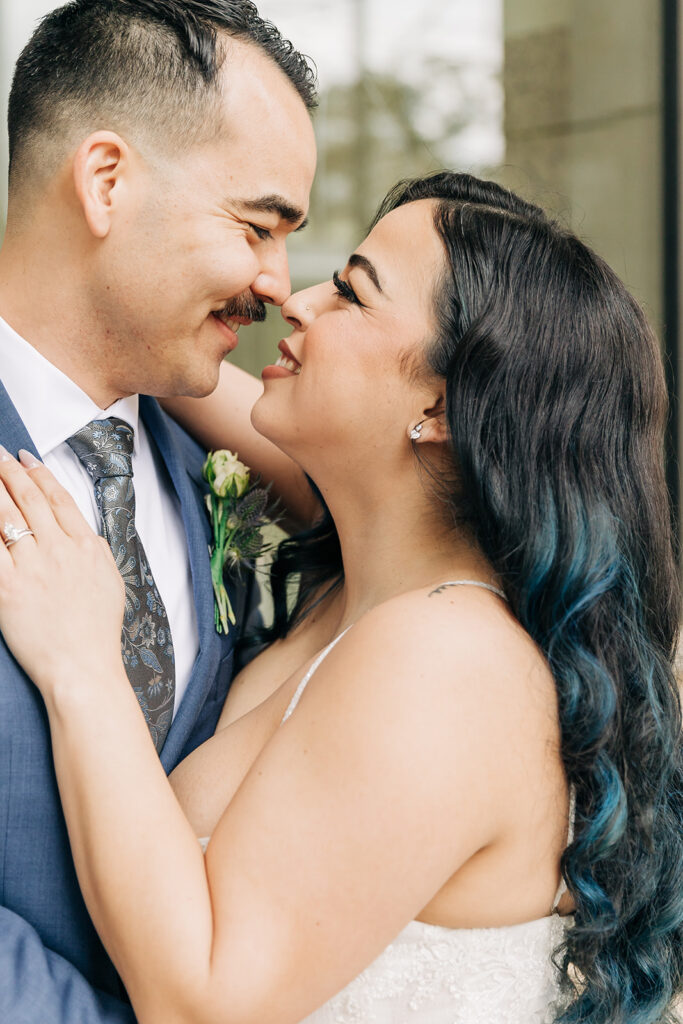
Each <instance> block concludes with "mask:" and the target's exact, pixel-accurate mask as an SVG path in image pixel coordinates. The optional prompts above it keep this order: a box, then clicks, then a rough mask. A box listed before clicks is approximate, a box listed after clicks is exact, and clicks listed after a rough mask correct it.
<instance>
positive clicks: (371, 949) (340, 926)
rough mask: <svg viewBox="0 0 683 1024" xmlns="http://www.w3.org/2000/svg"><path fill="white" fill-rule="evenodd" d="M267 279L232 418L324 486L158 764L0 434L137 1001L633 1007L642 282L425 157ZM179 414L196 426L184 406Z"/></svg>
mask: <svg viewBox="0 0 683 1024" xmlns="http://www.w3.org/2000/svg"><path fill="white" fill-rule="evenodd" d="M283 315H284V316H285V318H286V319H287V320H288V321H289V323H290V324H291V325H292V326H293V328H294V331H293V334H292V336H291V337H290V338H289V339H288V341H287V343H286V345H285V346H284V353H283V355H284V356H285V358H284V361H283V363H282V365H281V368H280V370H281V372H278V373H277V374H275V373H273V372H271V371H269V372H266V373H264V377H265V381H264V383H265V388H264V394H263V396H262V397H261V398H260V399H259V401H258V402H257V404H256V406H255V408H254V410H253V423H254V425H255V426H256V428H257V429H258V431H259V432H260V433H261V434H262V435H264V436H265V437H266V438H268V439H270V440H271V441H272V442H274V443H275V444H276V445H277V446H278V448H280V449H281V450H282V451H283V452H284V453H286V454H287V455H288V456H290V457H291V459H293V460H294V461H295V462H296V463H297V464H298V465H299V466H301V467H302V469H303V470H304V471H305V472H306V473H308V474H309V475H310V477H311V478H312V479H313V480H314V481H315V484H316V486H317V488H318V490H319V493H320V495H321V496H322V498H323V499H324V503H325V509H324V512H323V516H322V520H321V521H320V523H319V524H318V525H317V526H316V527H315V528H314V529H313V530H312V531H310V533H309V534H308V535H306V536H304V538H303V539H302V540H300V541H294V540H292V541H288V542H286V543H285V545H283V548H282V549H281V552H280V556H279V559H278V562H277V564H276V566H275V576H276V579H277V581H278V588H276V596H277V598H278V602H279V606H278V616H277V618H276V626H275V636H274V642H273V643H272V645H271V646H270V647H269V648H268V649H267V650H266V651H264V653H263V654H261V655H260V656H259V657H258V658H256V659H255V660H254V661H253V662H252V663H251V664H250V665H249V666H248V667H247V668H246V669H245V670H244V672H243V673H242V675H241V676H240V677H239V678H238V680H237V681H236V683H235V685H234V686H233V689H232V690H231V693H230V696H229V698H228V701H227V703H226V707H225V710H224V713H223V716H222V719H221V722H220V723H219V728H218V731H217V733H216V735H215V736H214V737H213V738H212V739H211V740H209V741H208V742H207V743H206V744H204V745H203V746H202V747H200V748H199V749H198V750H197V751H195V753H194V754H192V755H191V756H190V757H189V758H188V759H187V760H186V762H184V763H183V764H182V765H181V766H180V767H179V768H178V769H177V771H176V773H175V775H174V778H172V780H171V783H172V786H173V789H172V788H171V787H170V786H169V785H168V782H167V780H166V778H165V777H164V774H163V771H162V769H161V767H160V765H159V761H158V758H157V757H156V755H155V752H154V748H153V746H152V744H151V743H150V741H149V736H148V733H147V729H146V727H145V725H144V722H143V720H142V718H141V716H140V714H139V707H138V704H137V701H136V699H135V697H134V695H133V693H132V691H131V687H130V685H129V683H128V680H127V677H126V675H125V672H124V671H123V668H122V665H121V658H120V651H119V636H120V625H121V616H122V608H123V596H122V585H121V580H120V578H119V576H118V574H117V573H116V571H115V569H114V568H113V563H112V560H111V556H110V553H109V549H108V547H106V545H105V544H104V543H103V542H101V541H99V540H97V539H96V538H94V536H93V534H92V533H91V532H90V531H89V529H88V528H87V527H86V525H85V524H84V523H83V521H82V519H81V517H80V515H79V514H78V512H77V511H76V509H75V506H74V505H73V503H72V502H71V500H70V499H69V498H68V496H67V495H65V493H64V492H63V491H62V490H61V489H60V488H59V487H58V486H57V484H56V483H55V481H54V479H53V478H51V476H50V474H49V473H48V472H47V471H46V470H45V469H44V468H42V467H41V466H40V465H39V464H36V463H35V460H31V459H30V458H29V457H27V456H25V455H24V456H23V461H24V467H22V466H20V465H19V464H18V463H17V462H15V461H14V460H13V459H11V458H9V457H6V458H5V459H4V460H3V461H2V463H0V478H1V479H2V481H3V486H2V487H0V522H5V523H11V524H12V525H13V526H14V527H15V528H18V529H22V528H29V529H30V530H32V531H33V533H34V536H32V537H31V536H27V537H24V538H22V540H21V541H20V542H18V543H15V544H13V545H12V546H11V547H10V548H9V549H4V548H0V626H1V628H2V630H3V633H4V634H5V638H6V640H7V642H8V643H9V644H10V645H11V647H12V649H13V651H14V652H15V654H16V656H17V658H18V659H19V660H20V661H21V662H22V664H23V665H24V667H25V668H26V671H27V672H28V673H29V675H31V677H32V678H33V679H34V680H35V683H36V685H37V686H38V687H39V688H40V690H41V692H42V694H43V696H44V699H45V702H46V705H47V709H48V713H49V718H50V724H51V729H52V736H53V747H54V757H55V765H56V770H57V774H58V778H59V782H60V788H61V793H62V799H63V803H64V810H65V814H66V818H67V822H68V826H69V833H70V838H71V843H72V847H73V852H74V858H75V862H76V865H77V869H78V872H79V878H80V882H81V885H82V888H83V892H84V895H85V899H86V901H87V904H88V907H89V909H90V912H91V914H92V916H93V919H94V921H95V924H96V926H97V928H98V930H99V932H100V935H101V936H102V939H103V941H104V943H105V945H106V946H107V948H108V950H109V952H110V954H111V956H112V958H113V960H114V962H115V963H116V965H117V967H118V969H119V970H120V972H121V975H122V977H123V980H124V982H125V984H126V987H127V989H128V991H129V994H130V997H131V1000H132V1003H133V1007H134V1009H135V1011H136V1013H137V1016H138V1019H139V1020H140V1021H141V1024H156V1022H163V1024H175V1022H177V1024H186V1022H190V1021H192V1022H193V1024H203V1022H214V1021H220V1022H230V1024H242V1022H244V1024H247V1022H249V1024H251V1022H258V1024H264V1022H266V1021H268V1022H277V1024H287V1022H295V1021H300V1020H301V1019H302V1018H307V1019H308V1016H307V1015H311V1016H310V1020H311V1021H315V1022H316V1024H321V1022H325V1021H333V1020H334V1021H369V1020H376V1021H384V1022H389V1021H392V1022H395V1021H404V1020H415V1021H425V1022H426V1021H430V1022H442V1021H443V1022H446V1021H448V1022H449V1024H473V1022H474V1021H479V1020H481V1021H486V1022H487V1024H488V1022H491V1021H496V1022H497V1024H530V1022H532V1021H541V1020H556V1021H559V1022H562V1024H570V1022H579V1021H589V1022H590V1024H607V1022H608V1021H620V1022H624V1024H636V1022H638V1024H644V1022H650V1021H652V1022H654V1021H666V1020H670V1019H671V1017H670V1016H668V1015H667V1007H670V1005H671V1001H672V999H673V997H674V996H675V995H676V993H677V992H679V991H680V989H681V987H682V986H683V941H682V940H683V828H682V825H683V806H682V802H683V765H682V759H681V744H680V739H681V716H680V702H679V697H678V692H677V688H676V685H675V681H674V677H673V673H672V668H671V665H672V657H673V651H674V643H675V637H676V634H677V623H678V611H679V594H678V586H677V582H676V570H675V563H674V558H673V554H672V541H671V531H670V525H669V523H670V519H669V510H668V504H667V496H666V489H665V484H664V478H663V471H662V436H663V424H664V419H665V414H666V401H665V389H664V383H663V375H662V368H661V361H660V357H659V354H658V348H657V344H656V341H655V339H654V338H653V336H652V334H651V332H650V331H649V329H648V328H647V326H646V324H645V321H644V319H643V316H642V313H641V312H640V310H639V308H638V307H637V305H636V304H635V303H634V301H633V300H632V299H631V298H630V296H629V295H628V294H627V293H626V291H625V289H624V288H623V286H622V285H621V283H620V282H619V281H618V279H617V278H616V277H615V275H614V274H613V273H612V272H611V271H610V270H609V268H608V267H606V266H605V264H604V263H603V262H602V261H601V260H600V259H599V258H598V257H596V256H595V255H594V254H592V253H591V252H590V251H589V250H588V249H586V248H585V246H583V245H582V244H581V243H580V242H578V241H577V240H576V239H575V238H574V237H573V236H571V235H570V234H568V233H567V232H566V231H564V230H563V229H561V228H559V227H558V226H556V225H555V224H553V223H551V222H550V221H548V220H547V219H546V217H545V216H544V215H543V213H542V212H541V211H540V210H538V209H536V208H535V207H532V206H529V205H528V204H526V203H524V202H522V201H521V200H519V199H517V198H516V197H514V196H513V195H511V194H509V193H507V192H505V191H504V190H502V189H500V188H498V187H497V186H495V185H493V184H491V183H486V182H480V181H477V180H476V179H472V178H470V177H468V176H464V175H454V174H449V173H443V174H440V175H437V176H434V177H432V178H428V179H425V180H419V181H414V182H409V183H404V184H403V185H401V186H399V187H398V188H397V189H396V190H395V191H394V192H393V193H392V194H390V196H389V197H388V198H387V200H386V201H385V203H384V205H383V207H382V210H381V211H380V216H379V217H378V219H377V222H376V224H375V227H374V228H373V230H372V232H371V233H370V235H369V237H368V238H367V239H366V240H365V241H364V242H363V244H362V245H361V246H360V248H359V250H358V252H357V253H355V254H354V255H353V256H352V257H351V259H350V260H349V263H348V265H347V268H346V270H345V272H344V275H343V277H340V276H338V275H337V276H336V277H335V281H334V283H333V284H332V283H327V284H323V285H320V286H318V287H316V288H313V289H310V290H309V291H307V292H304V293H301V294H299V295H295V296H292V297H291V299H290V300H288V302H287V303H286V305H285V307H284V309H283ZM197 425H198V427H199V428H200V430H201V429H204V432H205V433H206V432H207V430H208V431H209V433H210V429H211V428H210V427H207V423H206V418H204V420H203V427H201V425H200V424H199V423H198V424H197ZM207 440H209V441H210V442H211V444H212V445H213V446H226V445H231V444H234V440H233V438H231V437H230V436H226V435H225V434H224V433H223V429H222V421H221V419H220V416H219V417H216V421H215V435H211V436H209V437H208V438H207ZM252 462H253V460H252ZM280 469H282V465H281V466H280ZM283 473H284V470H283ZM284 475H286V473H284ZM295 476H296V474H295V473H294V472H293V471H292V473H291V478H292V480H294V479H295ZM281 489H282V490H283V492H284V493H287V494H291V495H295V494H296V493H301V492H300V491H299V492H297V489H296V486H294V484H292V486H291V487H290V488H289V490H288V489H287V486H286V485H283V487H282V488H281ZM306 501H308V502H309V506H310V499H303V498H302V505H301V508H299V509H298V510H297V509H294V514H296V513H297V511H298V512H299V513H300V514H303V509H304V506H305V504H306ZM294 504H296V498H295V499H294ZM93 561H96V562H97V563H99V566H100V568H99V569H98V571H97V572H96V573H95V572H93ZM300 569H303V570H304V575H303V583H302V587H301V590H300V593H299V599H298V602H297V604H296V607H295V608H294V609H293V610H291V611H289V612H288V611H287V607H286V601H285V596H284V595H285V590H286V584H287V580H288V578H289V576H290V574H291V573H292V572H294V571H297V570H300ZM94 579H97V580H98V583H97V585H96V586H95V584H94V583H93V580H94ZM66 589H68V591H69V595H70V597H69V602H68V614H67V613H65V612H64V610H63V608H64V606H65V605H66V602H64V601H63V600H61V597H62V594H63V593H64V591H65V590H66ZM36 622H39V623H40V629H39V630H38V629H36ZM93 692H96V694H97V699H96V700H93V699H92V695H93ZM283 720H284V721H283ZM124 732H125V734H126V736H127V737H128V745H127V749H126V759H125V762H123V763H121V762H120V761H118V760H117V753H118V751H119V749H120V736H121V735H122V734H123V733H124ZM174 791H175V792H174ZM574 802H575V811H574V809H573V807H572V806H571V805H572V804H573V803H574ZM574 828H575V835H573V836H572V831H573V830H574ZM204 836H212V839H211V841H210V843H209V845H208V849H207V851H206V858H205V859H204V858H203V857H202V854H201V850H200V846H199V844H198V843H197V838H198V837H204ZM560 869H561V873H562V876H563V879H564V880H565V881H566V884H567V887H568V892H563V891H562V890H563V887H562V885H560V888H559V890H558V883H559V882H560ZM553 910H559V913H552V911H553ZM553 951H554V952H555V956H556V960H557V963H558V980H557V981H556V980H555V978H554V977H553V970H552V968H551V965H550V961H549V958H550V955H551V953H553ZM368 965H371V966H368ZM335 993H339V994H338V995H335ZM556 997H557V998H556ZM553 1003H555V1005H554V1006H553V1005H552V1004H553Z"/></svg>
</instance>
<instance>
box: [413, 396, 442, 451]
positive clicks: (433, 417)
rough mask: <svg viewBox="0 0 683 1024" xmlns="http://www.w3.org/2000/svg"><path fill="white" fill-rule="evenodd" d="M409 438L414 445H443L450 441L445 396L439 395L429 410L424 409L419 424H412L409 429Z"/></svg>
mask: <svg viewBox="0 0 683 1024" xmlns="http://www.w3.org/2000/svg"><path fill="white" fill-rule="evenodd" d="M408 436H409V437H410V440H411V441H413V443H414V444H424V443H427V444H443V443H444V442H445V441H447V440H448V426H447V424H446V401H445V398H444V396H443V395H439V397H438V399H437V400H436V402H435V403H434V404H433V405H431V406H430V407H429V408H427V409H423V411H422V416H421V418H420V420H419V422H418V423H412V424H411V425H410V427H409V428H408Z"/></svg>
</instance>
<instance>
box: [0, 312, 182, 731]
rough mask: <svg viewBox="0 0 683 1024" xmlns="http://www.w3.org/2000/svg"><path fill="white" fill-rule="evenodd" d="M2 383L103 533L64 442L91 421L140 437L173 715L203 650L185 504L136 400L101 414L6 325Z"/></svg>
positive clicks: (148, 545)
mask: <svg viewBox="0 0 683 1024" xmlns="http://www.w3.org/2000/svg"><path fill="white" fill-rule="evenodd" d="M0 380H1V381H2V383H3V385H4V386H5V388H6V390H7V393H8V395H9V397H10V399H11V400H12V402H13V403H14V405H15V406H16V409H17V412H18V413H19V416H20V417H21V419H22V420H23V422H24V424H25V426H26V429H27V431H28V432H29V434H30V435H31V437H32V438H33V441H34V444H35V446H36V448H37V450H38V453H39V455H40V457H41V459H42V460H43V462H44V463H45V465H46V466H47V468H48V469H49V470H51V472H52V473H54V475H55V476H56V478H57V480H59V482H60V483H61V484H62V485H63V486H64V487H65V488H66V489H67V491H69V493H70V494H71V495H72V496H73V498H74V500H75V502H76V504H77V505H78V507H79V508H80V510H81V512H82V513H83V515H84V516H85V518H86V519H87V521H88V522H89V523H90V525H91V526H92V528H93V529H94V530H96V531H97V532H98V533H101V532H102V530H101V519H100V514H99V510H98V508H97V502H96V501H95V490H94V487H93V482H92V480H91V478H90V476H88V473H87V470H86V469H85V468H84V467H83V466H82V465H81V462H80V460H79V459H78V458H77V456H76V455H75V454H74V452H73V451H72V450H71V448H70V447H69V446H68V445H67V444H66V439H67V438H69V437H71V436H72V435H73V434H75V433H76V432H77V431H78V430H81V429H82V428H83V427H85V426H86V424H88V423H90V421H91V420H97V419H107V418H109V417H110V416H118V418H119V419H122V420H124V421H125V422H126V423H128V424H129V426H131V427H132V428H133V430H134V431H135V446H134V449H133V459H132V463H133V483H134V486H135V503H136V513H135V525H136V528H137V531H138V534H139V536H140V539H141V541H142V545H143V547H144V549H145V552H146V554H147V558H148V561H149V564H150V568H151V570H152V574H153V576H154V580H155V582H156V585H157V587H158V589H159V593H160V594H161V597H162V599H163V602H164V605H165V606H166V613H167V615H168V621H169V625H170V627H171V635H172V637H173V647H174V650H175V668H176V696H175V705H174V711H173V713H174V715H175V713H176V711H177V710H178V707H179V706H180V702H181V700H182V698H183V694H184V693H185V690H186V689H187V684H188V682H189V679H190V674H191V672H192V666H193V665H194V661H195V658H196V656H197V652H198V650H199V635H198V630H197V618H196V613H195V606H194V597H193V591H192V577H191V574H190V562H189V554H188V550H187V538H186V536H185V530H184V527H183V520H182V516H181V512H180V503H179V501H178V498H177V495H176V493H175V491H174V490H173V485H172V483H171V480H170V477H169V475H168V471H167V470H166V467H165V466H164V463H163V461H162V459H161V456H160V455H159V452H158V451H157V449H156V446H155V445H154V444H153V442H152V440H151V438H150V437H149V434H148V433H147V431H146V429H145V426H144V424H143V422H142V420H140V418H139V412H138V406H139V399H138V396H137V395H134V396H132V397H130V398H122V399H120V400H119V401H118V402H115V403H114V405H112V406H110V407H109V409H98V408H97V406H96V405H95V403H94V402H93V401H92V399H90V398H89V397H88V396H87V395H86V394H85V392H84V391H82V390H81V389H80V388H79V387H78V385H77V384H74V382H73V381H72V380H71V379H70V378H69V377H67V376H66V375H65V374H63V373H62V371H61V370H58V369H57V367H56V366H54V365H53V364H52V363H50V362H48V360H47V359H45V358H44V357H43V356H42V355H41V354H40V353H39V352H38V351H37V350H36V349H35V348H33V346H32V345H30V344H29V343H28V342H27V341H25V340H24V339H23V338H22V337H20V336H19V335H18V334H17V333H16V331H14V330H13V329H12V328H11V327H10V326H9V324H8V323H6V322H5V321H4V320H3V319H2V318H1V317H0ZM11 454H12V455H15V456H16V454H17V453H16V452H12V453H11Z"/></svg>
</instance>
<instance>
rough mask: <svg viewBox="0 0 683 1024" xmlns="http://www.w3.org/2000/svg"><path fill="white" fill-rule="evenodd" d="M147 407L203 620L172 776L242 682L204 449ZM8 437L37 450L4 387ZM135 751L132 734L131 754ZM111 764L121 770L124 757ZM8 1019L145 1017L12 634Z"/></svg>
mask: <svg viewBox="0 0 683 1024" xmlns="http://www.w3.org/2000/svg"><path fill="white" fill-rule="evenodd" d="M140 414H141V416H142V419H143V421H144V423H145V425H146V427H147V430H148V431H149V434H150V436H151V437H152V439H153V440H154V442H155V443H156V445H157V448H158V450H159V452H160V453H161V457H162V459H163V461H164V462H165V464H166V467H167V469H168V473H169V476H170V479H171V481H172V484H173V487H174V488H175V491H176V493H177V495H178V498H179V501H180V506H181V509H182V516H183V521H184V524H185V530H186V533H187V542H188V550H189V554H190V562H191V568H192V579H193V585H194V598H195V602H196V606H197V619H198V624H199V654H198V656H197V660H196V662H195V665H194V668H193V672H192V676H191V679H190V683H189V686H188V689H187V691H186V693H185V696H184V698H183V701H182V703H181V705H180V707H179V709H178V711H177V714H176V718H175V721H174V722H173V725H172V727H171V730H170V732H169V734H168V737H167V739H166V743H165V745H164V748H163V751H162V755H161V760H162V763H163V765H164V768H165V769H166V771H167V772H170V771H172V769H173V768H174V767H175V766H176V765H177V764H178V762H179V761H180V760H181V759H182V758H183V757H184V756H186V755H187V754H188V753H190V751H192V750H193V749H194V748H195V747H196V746H197V745H198V744H199V743H201V742H202V741H203V740H205V739H207V738H208V737H209V736H211V735H212V734H213V731H214V729H215V726H216V722H217V719H218V716H219V714H220V710H221V707H222V705H223V702H224V700H225V696H226V693H227V690H228V686H229V684H230V680H231V678H232V671H233V648H234V639H233V636H228V637H221V636H219V635H218V634H217V633H216V630H215V627H214V612H213V606H214V602H213V591H212V587H211V573H210V567H209V556H208V545H209V542H210V539H211V538H210V526H209V518H208V515H207V512H206V509H205V507H204V503H203V493H204V492H205V490H206V486H205V485H204V484H203V482H202V479H201V467H202V462H203V459H204V452H203V451H202V450H201V449H200V448H199V446H198V445H196V444H195V442H194V441H192V440H191V438H189V437H188V435H187V434H185V432H184V431H183V430H182V429H181V428H180V427H179V426H178V425H177V424H176V423H174V422H173V421H172V420H171V419H169V418H168V417H167V416H166V415H165V414H164V413H163V411H162V410H161V408H160V407H159V405H158V404H157V403H156V402H155V401H154V400H153V399H151V398H146V397H143V398H141V400H140ZM0 444H3V445H4V446H5V447H6V448H7V449H8V450H9V451H10V452H11V453H12V454H14V455H16V453H17V452H18V450H19V449H20V448H26V449H28V450H29V451H32V452H34V454H37V452H36V450H35V447H34V445H33V442H32V440H31V438H30V437H29V435H28V433H27V431H26V428H25V427H24V425H23V423H22V421H21V420H20V419H19V416H18V414H17V411H16V409H15V408H14V406H13V405H12V403H11V401H10V399H9V397H8V395H7V392H6V391H5V389H4V388H3V387H2V384H0ZM247 590H248V588H247V587H242V588H240V589H239V590H237V589H235V588H233V589H232V591H231V598H232V601H233V607H234V608H235V611H236V612H237V614H238V624H239V622H241V621H243V616H244V614H245V612H246V609H245V602H246V600H247ZM239 616H242V618H239ZM36 628H40V624H39V623H36ZM125 756H126V737H125V736H122V737H121V757H122V758H124V757H125ZM111 770H112V773H115V772H116V765H112V766H111ZM0 1021H2V1024H76V1022H78V1024H132V1022H133V1021H134V1016H133V1013H132V1010H131V1008H130V1005H129V1004H128V1002H127V1000H126V998H125V993H124V992H123V989H122V986H121V983H120V981H119V978H118V976H117V974H116V971H115V969H114V967H113V965H112V963H111V961H110V960H109V957H108V956H107V954H106V952H105V950H104V948H103V947H102V945H101V943H100V941H99V939H98V937H97V934H96V933H95V930H94V928H93V925H92V922H91V921H90V918H89V916H88V912H87V910H86V908H85V905H84V903H83V899H82V897H81V894H80V891H79V888H78V882H77V880H76V874H75V870H74V865H73V861H72V858H71V852H70V849H69V842H68V838H67V832H66V826H65V823H64V818H63V815H62V809H61V805H60V801H59V793H58V790H57V783H56V779H55V774H54V769H53V765H52V756H51V745H50V733H49V728H48V721H47V716H46V712H45V708H44V706H43V702H42V700H41V698H40V695H39V693H38V691H37V690H36V688H35V687H34V686H33V684H32V683H31V682H30V680H29V679H28V678H27V677H26V675H25V674H24V673H23V672H22V670H21V669H20V668H19V666H18V664H17V663H16V661H15V660H14V659H13V658H12V655H11V654H10V653H9V651H8V650H7V647H6V646H5V644H4V642H3V640H2V637H1V636H0Z"/></svg>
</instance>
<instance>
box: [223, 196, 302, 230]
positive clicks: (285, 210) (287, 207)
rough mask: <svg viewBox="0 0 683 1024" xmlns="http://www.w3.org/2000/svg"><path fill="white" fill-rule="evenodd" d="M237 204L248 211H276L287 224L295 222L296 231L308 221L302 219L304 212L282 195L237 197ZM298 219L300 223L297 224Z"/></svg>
mask: <svg viewBox="0 0 683 1024" xmlns="http://www.w3.org/2000/svg"><path fill="white" fill-rule="evenodd" d="M237 205H238V206H241V207H242V209H243V210H248V211H249V212H250V213H277V215H278V216H279V217H281V218H282V220H285V221H287V223H288V224H297V225H298V227H297V229H296V230H297V231H301V230H302V228H305V227H306V224H307V223H308V221H307V220H305V219H304V217H305V214H304V211H303V210H300V209H299V207H298V206H294V205H293V204H292V203H290V202H288V200H286V199H285V198H284V197H283V196H279V195H277V193H273V194H272V195H269V196H259V197H258V199H238V200H237ZM299 221H301V222H302V223H301V224H299Z"/></svg>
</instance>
